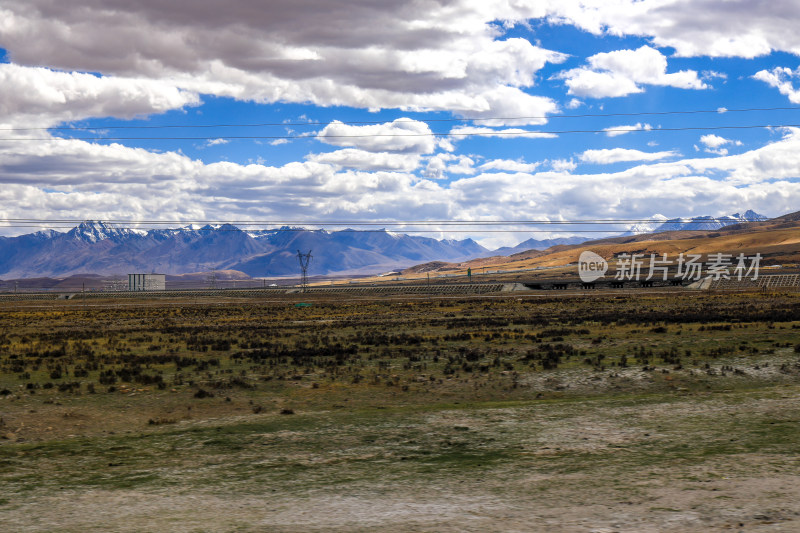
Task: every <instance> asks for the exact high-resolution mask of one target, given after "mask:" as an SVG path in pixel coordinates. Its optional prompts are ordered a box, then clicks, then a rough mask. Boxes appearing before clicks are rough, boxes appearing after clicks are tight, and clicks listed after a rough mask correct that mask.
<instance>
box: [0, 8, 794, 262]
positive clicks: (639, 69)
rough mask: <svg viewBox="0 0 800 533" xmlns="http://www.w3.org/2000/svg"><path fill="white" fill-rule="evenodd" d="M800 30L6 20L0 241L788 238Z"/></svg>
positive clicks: (275, 18) (369, 15)
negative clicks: (90, 230)
mask: <svg viewBox="0 0 800 533" xmlns="http://www.w3.org/2000/svg"><path fill="white" fill-rule="evenodd" d="M798 23H800V6H798V5H797V3H796V2H790V1H770V2H767V1H759V2H754V1H752V0H750V1H746V0H728V1H710V0H708V1H704V0H696V1H687V0H658V1H655V0H641V1H634V0H615V1H599V0H597V1H584V2H571V1H566V0H558V1H556V0H552V1H550V0H538V1H530V2H513V3H512V2H507V1H481V2H477V1H474V0H471V1H467V0H460V1H451V2H444V1H434V0H419V1H417V2H410V3H408V2H407V3H391V2H381V1H378V0H335V1H330V0H326V1H322V0H303V1H291V2H290V1H282V0H281V1H273V2H269V3H267V5H265V4H264V3H263V2H255V1H254V0H231V1H229V2H226V3H225V5H224V6H222V7H219V5H218V3H216V2H196V1H192V2H190V1H188V0H175V1H173V2H168V3H165V2H161V1H156V0H153V1H149V0H147V1H141V2H123V1H122V0H104V1H101V0H75V1H74V2H69V6H66V5H61V3H53V2H50V1H47V0H5V1H4V2H3V3H2V5H0V48H1V49H2V54H0V61H2V63H0V110H1V111H2V114H1V115H0V127H2V129H3V131H2V132H1V133H0V179H2V182H3V187H2V188H0V218H2V219H5V220H11V219H31V220H33V221H37V220H41V221H45V220H83V219H104V220H118V221H128V222H130V223H136V222H138V221H168V222H175V225H178V224H181V223H188V222H194V221H201V220H220V221H228V220H241V221H253V222H264V223H265V224H267V223H269V222H271V221H294V222H297V223H304V222H311V221H316V222H324V224H320V225H318V226H317V227H319V226H322V227H326V228H329V229H337V228H340V227H342V224H343V223H344V222H352V221H363V222H385V226H386V227H387V228H389V229H392V230H395V231H403V232H410V233H413V232H414V230H415V229H416V230H419V229H424V230H426V231H427V232H431V231H433V232H438V233H427V234H429V235H434V236H437V237H442V238H464V237H473V238H475V239H476V240H478V241H479V242H481V243H482V244H484V245H486V246H487V247H493V246H500V245H509V244H511V245H513V244H516V243H517V242H520V241H522V240H525V239H527V238H529V237H536V238H548V237H557V236H561V235H565V234H564V233H557V232H553V230H560V231H566V230H574V231H575V232H576V233H580V232H581V229H584V230H588V229H597V228H596V227H592V226H588V225H587V226H581V227H575V226H566V227H558V226H553V225H549V226H546V225H545V226H539V227H535V226H531V225H521V224H513V223H510V222H509V223H508V224H505V225H503V226H502V229H506V230H508V231H507V232H506V233H502V232H500V233H498V232H492V233H489V232H486V233H482V232H481V231H480V230H481V227H480V226H465V227H460V228H459V227H454V226H452V225H450V226H445V225H437V224H435V223H433V222H429V223H427V224H425V225H416V226H410V225H403V224H399V223H398V222H402V221H442V220H448V221H519V220H553V221H557V220H583V219H615V220H617V219H630V220H638V219H642V220H647V219H653V218H660V217H670V218H671V217H679V216H692V215H718V216H722V215H726V214H730V213H733V212H736V211H740V212H741V211H744V210H747V209H754V210H756V211H758V212H760V213H763V214H765V215H767V216H778V215H781V214H784V213H787V212H790V211H796V210H798V209H800V201H798V200H800V180H799V179H798V177H799V176H800V129H795V128H791V127H788V128H787V127H772V128H766V127H763V126H781V125H792V124H800V60H799V59H798V55H799V54H800V34H797V32H796V28H797V26H798ZM770 108H780V109H775V110H772V111H770V110H767V109H770ZM745 109H747V110H753V109H755V111H740V110H745ZM725 110H728V111H725ZM688 112H692V113H688ZM753 126H756V127H753ZM576 130H581V131H583V132H581V133H577V132H575V131H576ZM607 130H611V131H607ZM33 225H34V226H37V227H48V226H49V227H58V224H57V223H47V222H42V223H37V222H34V224H33ZM14 226H15V224H6V227H4V228H0V232H2V233H3V234H6V235H13V234H18V233H25V232H29V231H31V228H30V227H24V228H23V227H14ZM16 226H19V225H16ZM144 227H146V226H144ZM604 227H607V226H604ZM625 228H626V224H620V225H619V226H618V227H616V228H615V229H618V230H624V229H625ZM495 229H497V228H495Z"/></svg>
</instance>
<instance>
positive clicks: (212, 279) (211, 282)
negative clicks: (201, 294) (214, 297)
mask: <svg viewBox="0 0 800 533" xmlns="http://www.w3.org/2000/svg"><path fill="white" fill-rule="evenodd" d="M206 282H207V283H208V288H209V289H211V290H215V289H216V288H217V271H216V269H213V270H211V273H210V274H209V275H208V276H206Z"/></svg>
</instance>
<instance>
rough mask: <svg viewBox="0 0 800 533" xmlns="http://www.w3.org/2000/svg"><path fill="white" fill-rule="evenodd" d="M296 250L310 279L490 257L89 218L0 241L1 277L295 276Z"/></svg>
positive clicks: (283, 232) (397, 238) (438, 244)
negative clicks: (141, 226)
mask: <svg viewBox="0 0 800 533" xmlns="http://www.w3.org/2000/svg"><path fill="white" fill-rule="evenodd" d="M297 250H303V251H304V252H305V251H308V250H313V261H312V263H311V268H310V270H309V273H310V274H312V275H322V274H333V273H350V274H353V273H374V272H380V271H385V270H391V269H395V268H403V267H407V266H411V265H414V264H417V263H421V262H426V261H432V260H444V261H462V260H466V259H472V258H474V257H479V256H481V255H485V254H486V253H487V252H488V250H487V249H486V248H483V247H482V246H480V245H479V244H478V243H476V242H475V241H473V240H471V239H465V240H447V241H439V240H436V239H431V238H427V237H416V236H409V235H403V234H396V233H390V232H387V231H385V230H379V231H356V230H342V231H332V232H329V231H324V230H309V229H305V228H294V227H284V228H276V229H270V230H258V231H248V232H246V231H243V230H241V229H240V228H238V227H236V226H233V225H230V224H223V225H215V226H211V225H206V226H202V227H184V228H161V229H152V230H148V231H144V230H138V229H130V228H124V227H119V226H115V225H113V224H108V223H104V222H101V221H87V222H83V223H81V224H80V225H78V226H77V227H75V228H72V229H71V230H69V231H67V232H66V233H61V232H57V231H52V230H48V231H40V232H36V233H31V234H27V235H21V236H18V237H0V277H2V278H5V279H9V278H24V277H44V276H47V277H63V276H69V275H73V274H77V273H95V274H103V275H110V274H126V273H132V272H159V273H164V274H181V273H188V272H202V271H210V270H226V269H233V270H240V271H242V272H245V273H247V274H248V275H250V276H253V277H263V276H282V275H295V274H296V273H297V271H298V266H297V256H296V254H297Z"/></svg>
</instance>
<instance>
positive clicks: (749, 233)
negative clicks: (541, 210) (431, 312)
mask: <svg viewBox="0 0 800 533" xmlns="http://www.w3.org/2000/svg"><path fill="white" fill-rule="evenodd" d="M585 250H589V251H592V252H595V253H596V254H598V255H600V256H602V257H603V258H604V259H606V260H610V259H613V258H614V257H615V256H618V255H620V254H624V253H627V254H634V253H636V254H645V255H647V256H649V255H650V254H652V253H655V254H658V255H662V254H667V258H668V259H677V257H678V255H679V254H681V253H685V254H700V255H702V256H703V259H704V260H705V259H706V258H707V256H708V254H716V253H725V254H732V255H733V256H734V257H735V256H738V255H739V254H740V253H743V254H744V255H745V256H748V257H752V256H754V255H755V254H757V253H759V254H761V257H762V260H761V264H762V265H764V266H768V265H784V264H797V263H800V211H799V212H796V213H790V214H788V215H784V216H781V217H777V218H774V219H770V220H767V221H764V222H748V223H744V224H736V225H733V226H728V227H725V228H722V229H719V230H713V231H699V230H692V231H670V232H664V233H656V234H643V235H631V236H625V237H612V238H605V239H597V240H594V241H588V242H585V243H582V244H577V245H561V246H553V247H551V248H548V249H547V250H544V251H538V250H528V251H526V252H520V253H517V254H514V255H512V256H509V257H491V258H482V259H475V260H473V261H468V262H465V263H459V264H453V263H443V264H442V265H441V267H440V268H439V269H428V270H426V271H427V272H444V271H447V272H448V273H453V271H454V270H457V271H459V272H460V271H464V272H466V269H467V268H472V269H473V270H475V269H478V268H488V267H491V268H492V269H497V270H518V269H528V268H537V267H538V268H542V267H549V268H554V267H560V266H566V265H569V264H574V263H577V261H578V257H579V256H580V254H581V252H583V251H585ZM413 272H414V269H408V270H406V271H404V274H408V275H412V274H413Z"/></svg>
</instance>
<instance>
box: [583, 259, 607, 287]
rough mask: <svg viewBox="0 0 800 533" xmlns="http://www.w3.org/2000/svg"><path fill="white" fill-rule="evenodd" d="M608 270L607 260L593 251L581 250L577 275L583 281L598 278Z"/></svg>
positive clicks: (587, 281)
mask: <svg viewBox="0 0 800 533" xmlns="http://www.w3.org/2000/svg"><path fill="white" fill-rule="evenodd" d="M607 271H608V262H607V261H606V260H605V259H603V258H602V257H600V256H599V255H597V254H596V253H594V252H589V251H585V252H581V256H580V258H578V275H579V276H580V278H581V281H582V282H584V283H591V282H593V281H595V280H597V279H600V278H602V277H603V275H605V273H606V272H607Z"/></svg>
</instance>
